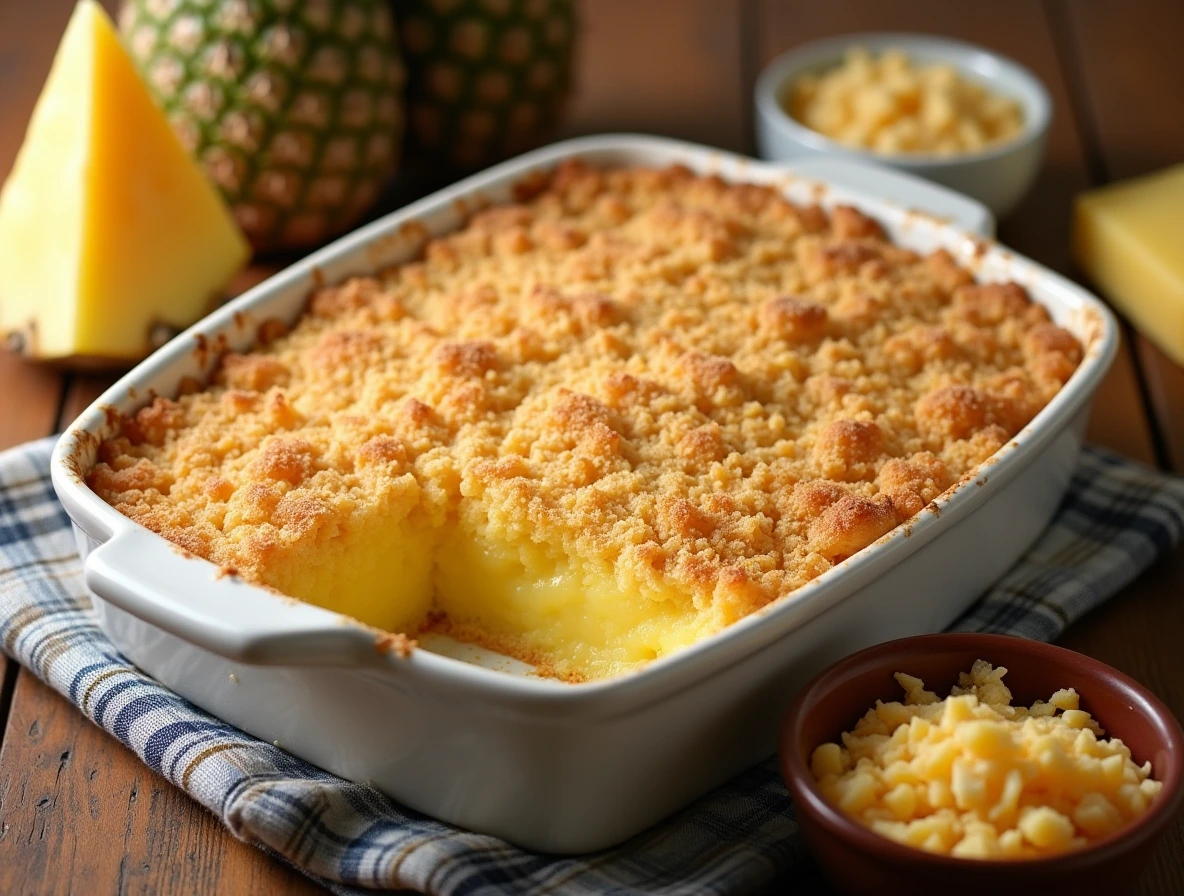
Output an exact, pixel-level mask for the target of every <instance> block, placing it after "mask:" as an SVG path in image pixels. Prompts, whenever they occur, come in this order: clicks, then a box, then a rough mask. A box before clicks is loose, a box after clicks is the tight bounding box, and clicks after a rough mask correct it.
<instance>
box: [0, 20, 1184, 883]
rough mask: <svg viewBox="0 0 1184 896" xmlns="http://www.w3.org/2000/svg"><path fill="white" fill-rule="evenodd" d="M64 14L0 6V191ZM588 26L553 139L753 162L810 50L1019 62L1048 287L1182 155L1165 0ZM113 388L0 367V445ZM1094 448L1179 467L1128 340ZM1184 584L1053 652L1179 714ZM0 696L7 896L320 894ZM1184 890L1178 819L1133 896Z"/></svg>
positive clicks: (1096, 427) (67, 729)
mask: <svg viewBox="0 0 1184 896" xmlns="http://www.w3.org/2000/svg"><path fill="white" fill-rule="evenodd" d="M71 2H72V0H40V2H38V3H36V4H17V3H4V4H2V5H0V116H2V118H0V177H2V176H3V174H4V173H5V172H7V170H8V167H9V165H10V163H11V159H12V157H13V155H14V153H15V151H16V148H17V146H18V144H19V142H20V139H21V135H22V133H23V126H24V122H25V121H26V119H27V117H28V113H29V111H30V110H31V108H32V104H33V101H34V99H35V97H36V95H37V92H38V91H39V90H40V86H41V84H42V82H43V79H44V76H45V72H46V71H47V69H48V66H49V62H50V59H51V57H52V53H53V47H54V46H55V45H56V43H57V40H58V37H59V35H60V33H61V29H62V26H63V24H64V22H65V20H66V18H67V16H68V14H69V9H70V6H71ZM107 2H108V5H109V6H110V5H112V4H111V0H107ZM583 26H584V33H583V42H582V46H581V53H580V57H579V63H578V94H577V96H576V98H575V100H574V102H573V104H572V106H571V109H570V114H569V116H568V124H567V127H566V133H568V134H579V133H591V132H597V131H622V130H633V131H647V132H653V133H658V134H668V135H671V136H676V137H683V138H687V139H690V140H697V141H701V142H704V143H709V144H715V145H718V146H722V147H725V148H728V149H732V150H738V151H740V152H748V153H751V152H752V151H753V146H752V100H751V97H752V85H753V81H754V79H755V77H756V75H757V73H758V72H759V70H760V68H761V67H762V66H763V65H764V63H765V62H767V61H768V60H769V59H770V58H772V57H773V56H774V55H776V54H777V53H779V52H781V51H782V50H785V49H786V48H788V47H791V46H793V45H795V44H798V43H801V42H803V41H806V40H810V39H813V38H817V37H822V36H826V35H831V34H836V33H842V32H851V31H860V30H875V29H892V30H917V31H928V32H936V33H940V34H946V35H951V36H954V37H959V38H963V39H965V40H969V41H973V42H976V43H979V44H984V45H986V46H988V47H991V48H993V49H996V50H999V51H1001V52H1003V53H1006V54H1008V55H1009V56H1012V57H1014V58H1016V59H1018V60H1019V61H1020V62H1022V63H1023V64H1025V65H1027V66H1029V67H1030V68H1031V69H1032V70H1033V71H1035V72H1036V74H1037V75H1039V77H1040V78H1041V79H1043V81H1044V82H1045V84H1047V85H1048V88H1049V90H1050V91H1051V93H1052V97H1053V101H1054V103H1055V108H1056V115H1055V119H1054V122H1053V126H1052V132H1051V134H1050V140H1049V147H1048V160H1047V164H1046V166H1045V169H1044V172H1043V174H1042V176H1041V178H1040V181H1039V184H1038V185H1037V187H1036V189H1035V191H1034V192H1033V194H1032V196H1031V198H1030V199H1028V201H1027V202H1026V203H1025V204H1024V206H1023V208H1021V209H1020V210H1019V211H1018V212H1016V213H1015V214H1014V215H1013V216H1012V217H1011V218H1010V219H1009V220H1008V221H1006V222H1004V223H1003V224H1002V226H1001V228H1000V236H1001V238H1002V240H1003V241H1004V242H1006V243H1008V244H1010V245H1012V246H1014V247H1015V248H1016V249H1018V250H1019V251H1021V252H1023V253H1025V254H1027V255H1030V256H1032V257H1034V258H1036V259H1038V260H1040V261H1042V262H1044V263H1045V264H1047V265H1049V266H1050V267H1052V268H1054V269H1057V270H1060V271H1063V272H1069V273H1072V267H1071V265H1070V261H1069V257H1068V251H1067V231H1068V221H1069V206H1070V199H1071V197H1072V196H1073V194H1074V193H1076V192H1077V191H1078V190H1080V189H1082V188H1083V187H1086V186H1088V185H1091V184H1099V183H1104V182H1106V181H1109V180H1112V179H1115V178H1122V177H1128V176H1131V175H1135V174H1139V173H1141V172H1144V171H1148V170H1151V169H1154V168H1157V167H1162V166H1165V165H1168V164H1170V163H1173V162H1178V161H1180V160H1182V159H1184V117H1181V116H1180V115H1179V114H1178V108H1177V106H1178V102H1177V99H1178V98H1179V97H1180V96H1184V52H1181V47H1182V46H1184V4H1182V3H1180V2H1178V0H1164V2H1152V0H1137V2H1129V0H1128V2H1126V3H1123V4H1117V3H1112V2H1107V0H1045V2H1043V3H1039V2H1029V0H1007V2H993V3H990V4H961V3H958V4H955V3H949V2H946V0H923V2H908V3H905V2H895V0H894V2H885V0H859V2H847V3H844V4H827V3H793V4H790V3H788V2H784V3H783V2H776V0H645V2H639V0H586V2H585V3H584V7H583ZM0 277H3V272H0ZM108 382H109V379H108V378H106V377H102V376H94V375H81V374H68V373H62V372H58V371H55V370H51V369H47V368H43V367H32V366H28V365H26V364H24V363H22V362H21V361H19V360H16V359H14V358H11V357H7V356H0V447H6V446H8V445H14V444H17V443H19V442H22V441H24V440H26V439H33V438H37V437H39V436H44V435H48V434H50V433H52V432H54V431H56V430H58V429H60V428H61V427H62V426H64V425H65V424H67V423H69V421H70V420H71V419H73V417H74V416H75V415H76V414H77V413H78V412H79V411H80V410H81V409H82V408H83V407H85V405H86V404H87V403H88V402H90V401H91V400H92V399H93V397H94V396H95V395H96V394H97V393H98V391H99V390H100V389H101V388H103V387H104V386H105V385H106V384H107V383H108ZM1089 435H1090V438H1091V439H1092V440H1094V441H1096V442H1099V443H1101V444H1104V445H1108V446H1110V447H1112V448H1115V449H1117V450H1119V451H1121V452H1123V453H1125V454H1128V455H1130V456H1132V457H1135V458H1138V459H1139V460H1142V461H1144V462H1146V463H1150V464H1158V465H1160V466H1165V467H1174V468H1177V469H1180V468H1184V371H1182V370H1181V369H1180V368H1179V367H1176V366H1174V365H1172V364H1171V363H1170V362H1168V361H1167V360H1165V359H1164V357H1163V356H1162V355H1161V354H1160V353H1159V352H1158V351H1157V350H1156V349H1155V348H1154V347H1153V346H1151V345H1150V343H1148V342H1147V341H1146V340H1145V339H1143V338H1142V337H1140V336H1138V335H1136V334H1134V333H1133V332H1131V331H1130V330H1129V329H1128V330H1127V333H1126V343H1125V345H1124V346H1123V349H1122V352H1121V354H1120V356H1119V358H1118V360H1117V363H1116V364H1115V366H1114V369H1113V371H1112V372H1111V374H1110V376H1109V377H1108V379H1107V380H1106V382H1105V384H1104V385H1103V387H1102V389H1101V391H1100V392H1099V394H1098V398H1097V403H1096V406H1095V409H1094V415H1093V419H1092V422H1091V425H1090V431H1089ZM1181 581H1184V550H1178V551H1177V552H1176V553H1175V555H1174V556H1171V557H1168V558H1165V559H1164V560H1163V561H1161V562H1160V563H1159V564H1158V565H1157V566H1156V567H1155V568H1154V569H1152V570H1151V571H1149V572H1148V573H1147V574H1146V575H1144V576H1143V577H1142V578H1141V579H1139V581H1137V582H1136V583H1135V584H1133V585H1132V586H1130V587H1129V588H1128V589H1127V590H1126V592H1125V593H1123V594H1122V595H1120V596H1119V597H1117V598H1116V599H1114V600H1113V601H1111V602H1110V603H1108V604H1107V605H1106V606H1105V607H1103V608H1101V609H1099V610H1097V611H1095V612H1094V613H1093V614H1091V615H1090V616H1089V617H1088V618H1086V619H1084V620H1082V621H1081V622H1079V623H1077V624H1076V625H1074V626H1073V627H1072V628H1071V629H1070V630H1069V632H1068V633H1067V634H1066V635H1065V637H1064V638H1063V639H1062V642H1061V643H1063V644H1066V645H1068V646H1070V647H1073V648H1075V649H1077V650H1081V651H1085V652H1086V653H1089V654H1091V655H1093V656H1096V657H1099V658H1100V659H1102V660H1104V661H1106V662H1108V663H1111V664H1113V665H1115V666H1117V667H1118V668H1120V669H1122V670H1124V671H1126V672H1127V673H1129V674H1131V675H1133V676H1134V677H1135V678H1137V679H1139V680H1140V681H1142V682H1144V683H1146V684H1148V685H1150V686H1151V687H1152V688H1153V689H1154V690H1155V691H1156V692H1157V693H1158V694H1159V695H1160V696H1161V697H1163V698H1164V699H1165V700H1166V701H1167V702H1168V704H1169V705H1171V706H1172V707H1173V709H1174V710H1175V712H1176V713H1177V715H1179V716H1181V717H1184V649H1181V645H1184V600H1180V599H1179V596H1180V591H1181V587H1180V583H1181ZM0 682H2V685H0V734H2V741H0V892H3V893H14V894H15V893H21V894H25V893H37V894H41V893H55V894H56V893H63V894H64V893H70V892H74V893H108V892H111V893H115V892H118V893H158V892H170V893H171V892H196V891H201V892H211V893H212V892H218V893H270V892H285V893H314V892H322V891H321V888H319V887H317V886H316V885H314V884H312V883H311V882H309V881H308V880H306V879H305V878H303V877H301V876H300V875H299V874H298V873H296V872H294V871H292V870H290V869H289V868H288V867H286V866H284V865H281V864H279V863H278V862H275V861H273V860H272V859H269V858H267V857H266V856H265V855H264V854H263V853H261V852H259V851H257V850H256V849H254V848H253V847H251V846H248V845H246V844H243V843H241V842H239V841H237V840H235V839H234V838H233V837H231V836H230V835H229V834H227V833H226V832H225V831H224V830H223V829H222V827H221V825H220V824H219V823H218V821H217V820H216V819H215V818H214V817H213V816H211V815H210V814H208V813H207V812H205V811H204V810H203V809H201V808H199V807H198V806H197V804H196V803H193V802H191V801H190V800H189V799H188V798H187V797H186V796H185V795H184V794H183V793H182V792H181V791H179V790H177V789H176V788H175V787H173V786H172V785H171V784H169V783H168V782H166V781H164V780H163V779H161V778H160V777H158V776H156V775H155V774H153V773H152V772H150V771H148V770H147V769H146V768H145V767H144V766H142V765H141V764H140V762H139V761H138V760H136V758H135V757H134V756H133V755H132V754H131V753H130V752H128V751H127V750H126V749H125V748H124V747H123V746H121V745H120V744H119V743H118V742H116V741H115V740H114V739H113V738H111V737H109V736H108V735H107V734H105V733H104V732H102V731H101V730H99V729H98V728H96V727H94V726H93V725H91V724H90V723H89V722H87V721H86V720H85V719H84V718H83V716H82V715H81V714H79V713H78V712H76V711H75V710H74V709H73V708H72V707H70V706H69V704H67V703H66V701H64V700H63V699H62V698H60V697H58V696H57V695H56V694H54V693H53V692H51V691H50V690H49V689H48V688H46V687H45V686H44V685H42V684H41V683H40V682H38V681H37V680H36V679H35V678H34V677H33V676H32V675H30V674H28V673H27V672H25V671H23V670H20V669H18V668H17V667H16V666H15V665H14V664H13V663H11V662H9V661H6V660H4V659H3V658H2V657H0ZM799 883H800V881H799ZM812 888H817V889H823V888H822V885H820V884H816V883H815V886H814V887H812ZM1182 891H1184V823H1179V824H1177V825H1176V827H1175V828H1174V829H1173V830H1172V832H1171V834H1170V835H1169V837H1168V838H1167V840H1166V841H1165V843H1164V844H1163V846H1161V848H1160V849H1159V851H1158V853H1157V854H1156V856H1155V860H1154V863H1153V865H1152V866H1151V867H1150V868H1149V870H1148V872H1147V873H1146V874H1145V875H1144V877H1143V879H1142V881H1141V882H1140V890H1139V892H1142V893H1147V894H1165V896H1167V894H1175V893H1179V892H1182Z"/></svg>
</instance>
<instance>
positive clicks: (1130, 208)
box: [1073, 165, 1184, 364]
mask: <svg viewBox="0 0 1184 896" xmlns="http://www.w3.org/2000/svg"><path fill="white" fill-rule="evenodd" d="M1073 254H1074V256H1075V257H1076V259H1077V262H1078V263H1079V264H1080V265H1081V268H1082V270H1084V271H1085V272H1086V274H1088V275H1089V277H1090V279H1091V280H1093V282H1094V283H1096V284H1097V286H1098V288H1099V289H1100V290H1101V291H1102V292H1103V293H1104V294H1105V296H1106V298H1108V299H1109V300H1110V301H1111V303H1112V304H1113V305H1114V307H1116V308H1117V309H1118V310H1119V311H1121V312H1122V313H1123V314H1125V315H1126V316H1127V317H1128V318H1129V319H1130V321H1131V322H1132V323H1133V324H1134V325H1135V326H1136V327H1138V329H1139V331H1140V332H1142V333H1143V335H1144V336H1146V337H1147V338H1148V339H1150V340H1151V341H1152V342H1154V343H1155V344H1156V345H1158V346H1159V347H1160V348H1161V349H1163V351H1164V353H1165V354H1167V355H1168V356H1169V357H1170V358H1171V359H1172V360H1173V361H1175V362H1176V363H1177V364H1184V165H1177V166H1175V167H1174V168H1169V169H1167V170H1166V171H1161V172H1159V173H1157V174H1152V175H1149V176H1147V177H1141V178H1138V179H1136V180H1131V181H1127V182H1125V183H1119V184H1114V185H1112V186H1108V187H1102V188H1101V189H1098V190H1090V191H1089V192H1087V193H1083V194H1082V195H1080V196H1078V197H1077V206H1076V210H1075V214H1074V222H1073Z"/></svg>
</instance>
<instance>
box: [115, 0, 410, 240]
mask: <svg viewBox="0 0 1184 896" xmlns="http://www.w3.org/2000/svg"><path fill="white" fill-rule="evenodd" d="M120 30H121V31H122V33H123V35H124V40H125V41H126V43H127V45H128V47H129V49H130V50H131V53H132V55H133V57H134V58H135V59H136V61H137V64H138V65H139V67H140V70H141V72H142V74H143V75H144V78H145V80H146V81H147V82H148V83H149V85H150V87H151V89H152V91H153V93H154V95H155V97H156V99H157V101H158V102H159V103H160V105H161V106H162V107H163V108H164V110H165V112H166V113H167V115H168V117H169V120H170V122H171V123H172V125H173V128H174V130H175V131H176V132H177V134H178V136H179V137H180V138H181V142H182V143H184V144H185V146H186V147H187V148H188V149H189V150H190V152H191V153H192V154H193V155H194V157H195V158H197V159H198V160H199V161H200V162H201V163H202V164H203V166H204V167H205V170H206V171H207V173H208V175H209V177H210V179H211V180H212V181H213V182H214V183H216V184H217V185H218V187H219V189H220V190H221V191H222V194H223V195H224V196H225V197H226V199H227V201H228V202H229V203H230V206H231V208H232V209H233V211H234V214H235V217H236V219H237V220H238V222H239V225H240V226H241V227H242V229H243V231H244V232H245V233H246V234H247V237H248V238H249V239H250V241H251V243H252V244H253V245H254V246H255V247H256V248H257V249H260V250H273V249H295V248H302V247H307V246H310V245H314V244H316V243H319V242H323V241H324V240H326V239H328V238H330V237H332V236H335V235H337V234H339V233H342V232H344V231H345V230H347V229H349V228H350V227H351V226H352V225H354V224H356V223H357V222H358V220H359V219H360V218H361V217H362V216H363V215H364V214H365V213H366V211H367V210H368V209H369V208H370V207H371V205H373V203H374V201H375V199H377V198H378V196H379V194H380V193H381V191H382V190H383V189H384V188H385V186H386V185H387V183H388V181H389V180H390V178H391V176H392V174H393V173H394V171H395V168H396V166H397V164H398V158H399V150H400V143H401V140H402V136H403V104H402V91H403V84H404V71H403V67H402V64H401V62H400V60H399V53H398V41H397V39H396V37H395V33H394V22H393V19H392V16H391V11H390V8H389V7H388V6H387V4H386V3H385V2H383V0H299V2H298V0H204V2H203V0H127V2H125V4H124V6H123V8H122V11H121V14H120Z"/></svg>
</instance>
